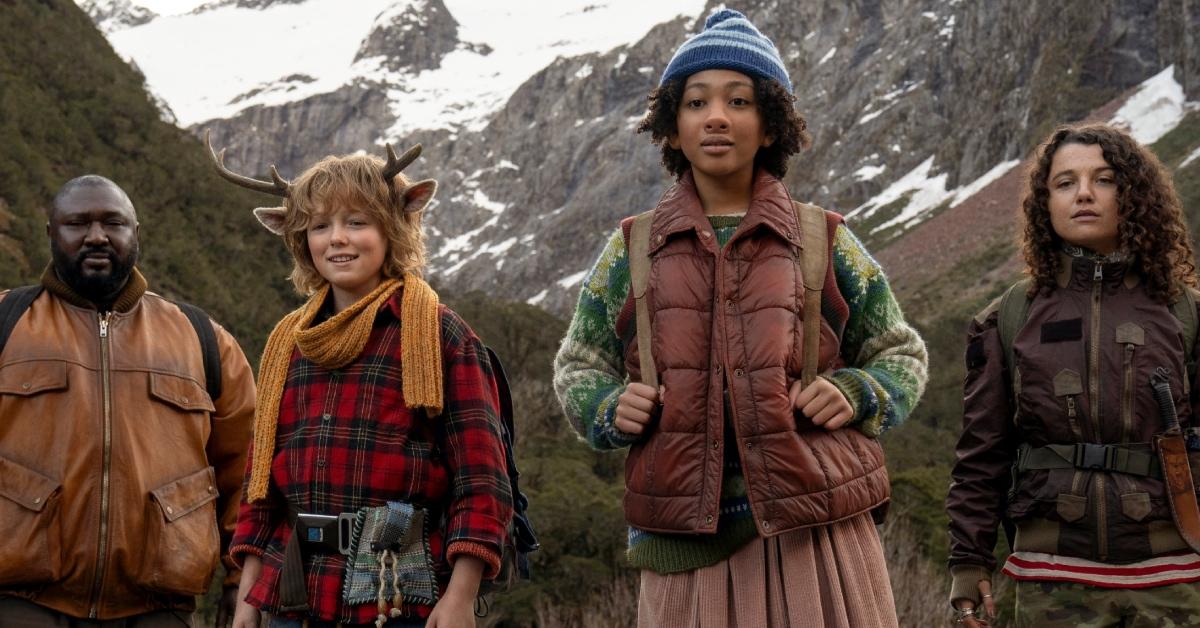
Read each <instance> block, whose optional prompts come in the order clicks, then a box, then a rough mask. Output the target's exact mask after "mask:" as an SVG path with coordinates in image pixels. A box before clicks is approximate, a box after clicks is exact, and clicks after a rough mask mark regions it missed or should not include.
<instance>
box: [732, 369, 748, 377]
mask: <svg viewBox="0 0 1200 628" xmlns="http://www.w3.org/2000/svg"><path fill="white" fill-rule="evenodd" d="M733 374H734V375H737V376H738V377H742V376H743V375H745V374H746V371H743V370H742V369H738V370H736V371H734V372H733Z"/></svg>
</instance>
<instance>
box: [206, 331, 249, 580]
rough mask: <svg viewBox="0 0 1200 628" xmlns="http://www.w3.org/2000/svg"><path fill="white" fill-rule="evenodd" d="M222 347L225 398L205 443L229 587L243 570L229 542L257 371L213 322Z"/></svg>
mask: <svg viewBox="0 0 1200 628" xmlns="http://www.w3.org/2000/svg"><path fill="white" fill-rule="evenodd" d="M213 327H214V329H215V330H216V333H217V344H218V346H219V347H220V350H221V386H222V392H221V398H220V399H217V400H215V401H214V404H213V405H214V406H215V407H216V410H215V411H214V412H213V414H212V419H211V420H212V432H211V434H210V435H209V438H208V444H207V445H206V446H205V453H206V454H207V455H208V462H209V464H211V465H212V466H213V468H214V469H216V474H217V489H218V492H219V495H220V497H219V498H218V500H217V517H218V523H219V527H220V531H221V560H222V562H224V564H225V567H226V570H227V573H228V575H227V576H226V578H225V584H226V585H227V586H231V585H236V584H237V582H238V580H239V578H240V576H241V570H240V569H239V568H238V567H237V565H236V564H234V562H233V561H232V560H230V558H229V543H230V540H231V539H232V538H233V531H234V526H235V525H236V524H237V515H238V506H239V504H240V502H241V500H242V479H243V474H244V473H245V470H246V450H247V448H248V447H249V446H250V437H251V433H252V429H253V423H254V401H255V387H254V373H253V372H252V371H251V370H250V364H249V363H248V362H247V361H246V356H245V354H244V353H242V348H241V347H240V346H239V345H238V343H237V341H236V340H234V338H233V336H232V335H230V334H229V332H227V331H225V329H224V328H222V327H221V326H220V325H217V324H216V323H214V324H213Z"/></svg>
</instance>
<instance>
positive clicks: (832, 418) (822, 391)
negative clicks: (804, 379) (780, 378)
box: [788, 377, 854, 431]
mask: <svg viewBox="0 0 1200 628" xmlns="http://www.w3.org/2000/svg"><path fill="white" fill-rule="evenodd" d="M788 398H789V399H791V400H792V407H793V408H795V409H797V410H799V411H801V412H803V413H804V416H806V417H808V418H809V420H811V421H812V422H813V425H820V426H822V427H824V428H825V429H827V430H829V431H833V430H836V429H838V428H840V427H842V426H843V425H845V424H846V423H847V422H848V421H849V420H850V419H852V418H854V407H853V406H851V405H850V401H849V400H848V399H846V396H845V395H843V394H842V391H841V390H839V389H838V387H837V386H834V385H833V383H832V382H830V381H829V380H827V379H825V378H824V377H818V378H817V379H815V380H813V383H811V384H809V385H808V387H807V388H804V387H803V384H801V383H800V380H796V381H795V382H792V387H791V389H790V390H789V391H788Z"/></svg>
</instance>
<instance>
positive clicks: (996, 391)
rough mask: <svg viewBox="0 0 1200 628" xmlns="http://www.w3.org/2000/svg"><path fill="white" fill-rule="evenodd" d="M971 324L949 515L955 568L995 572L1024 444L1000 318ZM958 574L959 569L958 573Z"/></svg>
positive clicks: (948, 499) (988, 317)
mask: <svg viewBox="0 0 1200 628" xmlns="http://www.w3.org/2000/svg"><path fill="white" fill-rule="evenodd" d="M981 317H983V318H982V321H981V320H980V318H976V319H974V320H972V321H971V325H970V328H969V330H968V333H967V352H966V353H967V355H966V362H967V365H966V366H967V371H966V379H965V381H964V384H963V429H962V434H961V436H960V437H959V439H958V445H957V447H956V449H955V455H956V458H957V460H956V462H955V464H954V469H953V471H952V473H951V485H950V492H949V494H948V495H947V496H946V512H947V514H948V515H949V517H950V560H949V563H950V567H951V571H952V572H954V571H958V572H960V573H961V572H963V571H964V570H963V569H962V567H963V566H966V565H973V566H977V567H982V568H983V569H984V570H986V572H991V571H993V570H994V569H995V568H996V559H995V557H994V556H993V553H992V552H993V549H994V547H995V544H996V533H997V530H998V529H999V528H1000V522H1001V519H1002V517H1003V516H1004V510H1005V506H1006V504H1005V502H1006V497H1007V493H1008V488H1009V485H1010V483H1011V467H1012V463H1013V460H1014V459H1015V456H1016V448H1017V445H1018V443H1019V441H1018V438H1017V429H1016V426H1015V425H1014V422H1013V407H1012V393H1011V387H1012V384H1011V382H1012V378H1011V377H1010V375H1009V372H1008V369H1007V368H1005V365H1004V350H1003V349H1002V347H1001V343H1000V334H999V331H998V330H997V312H996V311H995V310H994V308H993V311H991V312H990V313H988V314H987V315H986V316H984V315H981ZM956 568H958V569H956Z"/></svg>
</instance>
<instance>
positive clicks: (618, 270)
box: [554, 10, 926, 628]
mask: <svg viewBox="0 0 1200 628" xmlns="http://www.w3.org/2000/svg"><path fill="white" fill-rule="evenodd" d="M791 87H792V86H791V81H790V80H789V78H788V73H787V69H786V68H785V67H784V65H783V62H782V60H781V59H780V58H779V53H778V51H777V50H776V48H775V45H774V44H773V43H772V42H771V40H769V39H767V38H766V37H765V36H763V35H762V33H760V32H759V31H758V30H757V29H756V28H755V27H754V26H753V25H752V24H751V23H750V22H749V21H748V20H747V19H746V17H745V16H744V15H742V14H741V13H738V12H736V11H731V10H720V11H718V12H716V13H714V14H713V15H711V16H710V17H709V18H708V20H707V23H706V24H705V29H704V31H703V32H701V33H700V34H698V35H696V36H695V37H693V38H691V39H689V40H688V41H687V42H685V43H684V44H683V45H682V46H681V47H680V48H679V50H677V51H676V52H675V55H674V57H673V58H672V59H671V62H670V63H669V64H668V66H667V69H666V71H665V72H664V73H663V77H662V81H661V83H660V85H659V87H658V88H657V89H655V90H654V92H653V93H651V95H650V109H649V111H648V113H647V115H646V117H645V119H644V120H643V121H642V122H641V125H640V126H639V128H638V131H639V132H649V133H650V135H651V137H652V139H653V141H654V143H655V144H657V145H659V146H660V147H661V149H662V161H663V165H664V166H665V167H666V168H667V170H668V171H670V172H671V173H672V174H673V175H675V177H676V179H677V181H676V183H675V184H674V185H673V186H672V187H671V188H670V189H668V190H667V192H666V193H665V194H664V195H663V197H662V199H661V200H660V201H659V203H658V205H657V207H655V209H654V210H653V211H652V212H647V213H645V214H642V215H641V216H637V217H631V218H628V219H626V220H624V221H622V224H621V228H620V229H618V230H616V231H615V232H614V234H613V235H612V237H611V238H610V239H609V242H608V245H607V247H606V248H605V250H604V252H603V253H602V254H601V256H600V258H599V259H598V260H597V262H596V264H595V265H594V266H593V268H592V270H591V272H590V274H589V275H588V277H587V279H586V280H585V282H584V287H583V290H582V291H581V294H580V297H579V305H578V308H577V310H576V312H575V315H574V318H573V320H572V323H571V327H570V329H569V330H568V332H567V337H566V339H565V340H564V341H563V344H562V347H561V349H560V350H559V353H558V356H557V357H556V359H555V378H554V384H555V390H556V392H557V393H558V396H559V400H560V401H561V402H562V404H563V407H564V409H565V411H566V414H567V416H568V417H569V418H570V420H571V421H572V424H573V425H574V427H575V429H576V430H578V431H579V433H580V434H581V435H582V436H583V437H584V438H586V439H587V440H588V442H589V443H590V444H591V445H592V446H593V447H596V448H599V449H615V448H623V447H628V448H629V454H628V456H627V458H626V466H625V470H626V472H625V478H626V482H625V487H626V491H625V500H624V505H625V516H626V519H627V520H628V522H629V525H630V531H629V552H628V558H629V561H630V563H631V564H632V565H634V566H635V567H638V568H639V569H641V570H642V578H641V591H640V594H639V606H638V625H639V626H642V627H658V626H672V627H684V628H693V627H701V626H704V627H709V626H712V627H720V626H754V627H762V626H767V627H781V626H802V625H803V626H810V625H821V626H832V627H846V628H849V627H851V626H854V627H859V626H873V627H874V626H895V625H896V624H897V621H896V614H895V604H894V602H893V600H892V593H891V587H890V585H889V582H888V576H887V569H886V565H885V563H884V557H883V551H882V548H881V547H880V543H879V536H878V534H877V532H876V529H875V524H874V521H873V519H872V515H876V516H882V511H883V509H884V507H885V506H886V503H887V500H888V495H889V492H888V491H889V489H888V479H887V472H886V469H885V468H884V465H883V454H882V450H881V449H880V448H879V445H878V443H877V441H876V440H875V437H876V436H878V435H879V434H880V433H881V432H882V431H883V430H885V429H887V428H888V427H889V426H891V425H894V424H897V423H899V422H900V421H902V420H903V419H904V418H905V417H906V416H907V415H908V414H909V412H910V411H911V410H912V408H913V406H914V405H915V404H916V402H917V399H918V398H919V397H920V395H921V391H922V389H923V387H924V384H925V380H926V353H925V346H924V344H923V343H922V342H921V339H920V338H919V337H918V335H917V334H916V332H915V331H914V330H913V329H912V328H911V327H909V326H908V325H907V324H906V323H905V321H904V317H903V315H902V314H901V312H900V309H899V307H898V305H897V304H896V300H895V298H894V297H893V295H892V292H891V290H890V288H889V287H888V283H887V280H886V278H885V277H884V275H883V272H882V271H881V269H880V268H879V266H878V264H877V263H876V262H875V260H873V259H872V258H871V256H870V255H869V254H868V253H867V251H866V250H865V249H864V248H863V246H862V244H861V243H860V242H859V241H858V240H857V239H856V238H855V237H854V235H853V234H852V233H851V232H850V230H849V229H848V228H847V227H846V226H845V225H844V224H843V222H842V218H841V216H839V215H837V214H834V213H832V212H824V211H822V210H820V208H816V207H814V206H811V205H804V204H801V203H795V202H793V200H792V198H791V197H790V195H789V194H788V192H787V190H786V189H785V187H784V185H783V183H782V182H781V179H782V177H783V176H784V174H785V173H786V171H787V161H788V159H789V158H790V157H791V156H792V155H794V154H796V153H797V152H799V151H800V149H801V148H802V147H804V146H807V145H808V143H809V141H810V139H809V136H808V134H807V132H806V130H805V128H806V123H805V120H804V118H803V117H801V116H800V115H799V114H798V113H797V112H796V110H795V108H794V104H793V103H794V98H793V96H792V94H791ZM818 374H819V376H818Z"/></svg>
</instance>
